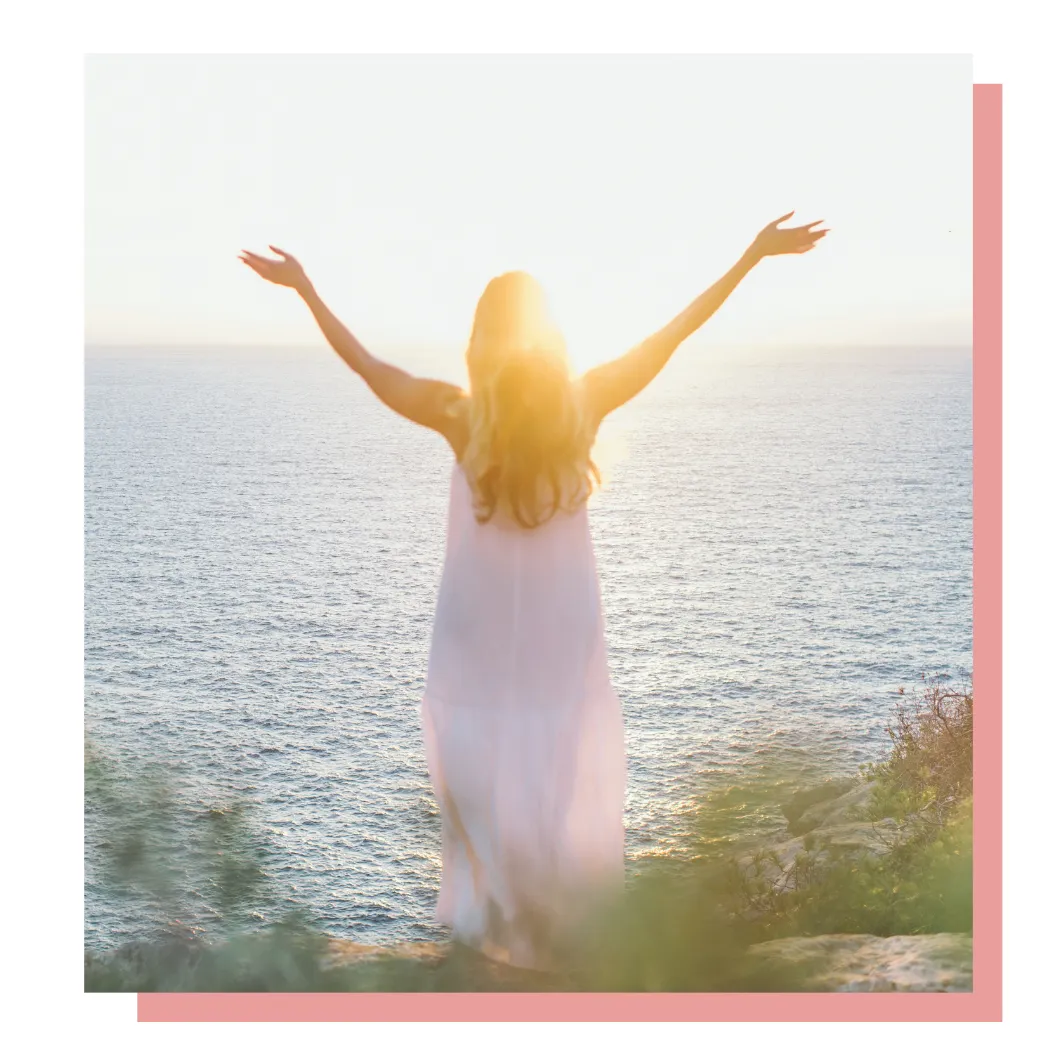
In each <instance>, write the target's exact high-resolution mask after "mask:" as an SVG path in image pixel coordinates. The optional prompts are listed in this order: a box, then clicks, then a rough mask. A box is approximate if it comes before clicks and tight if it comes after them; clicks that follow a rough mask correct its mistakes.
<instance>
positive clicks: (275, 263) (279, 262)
mask: <svg viewBox="0 0 1063 1063" xmlns="http://www.w3.org/2000/svg"><path fill="white" fill-rule="evenodd" d="M269 249H270V250H271V251H272V252H273V253H274V254H276V255H280V258H279V259H276V258H265V257H264V256H263V255H256V254H254V253H252V252H251V251H241V252H240V256H239V257H240V261H241V262H243V264H244V265H245V266H250V267H251V268H252V269H253V270H254V271H255V272H256V273H257V274H258V275H259V276H260V277H263V278H264V279H265V280H268V281H270V282H271V283H272V284H279V285H281V286H282V287H284V288H294V289H295V290H296V291H297V292H304V291H306V290H307V289H308V288H309V287H310V281H309V280H308V279H307V276H306V272H305V271H304V269H303V267H302V266H301V265H300V263H299V260H298V259H297V258H295V257H294V256H293V255H289V254H288V252H287V251H282V250H281V249H280V248H279V247H274V246H273V245H272V244H270V245H269Z"/></svg>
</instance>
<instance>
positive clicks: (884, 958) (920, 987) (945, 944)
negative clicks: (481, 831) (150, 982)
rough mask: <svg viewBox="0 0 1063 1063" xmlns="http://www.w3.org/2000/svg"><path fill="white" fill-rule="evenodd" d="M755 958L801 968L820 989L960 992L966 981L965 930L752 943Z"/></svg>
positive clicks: (969, 979)
mask: <svg viewBox="0 0 1063 1063" xmlns="http://www.w3.org/2000/svg"><path fill="white" fill-rule="evenodd" d="M750 953H751V955H753V956H755V957H756V958H757V960H758V961H759V962H762V963H766V964H770V965H772V966H773V967H778V966H783V967H792V968H794V969H800V970H802V972H803V974H804V979H805V981H804V984H805V986H806V988H807V989H808V990H810V991H812V992H821V993H878V992H904V993H964V992H970V990H971V987H972V948H971V936H970V935H969V934H915V935H902V936H897V937H885V938H880V937H872V936H871V935H870V934H824V935H821V936H819V937H807V938H799V937H798V938H780V939H778V940H777V941H767V942H764V943H763V944H761V945H754V946H753V947H752V949H751V950H750Z"/></svg>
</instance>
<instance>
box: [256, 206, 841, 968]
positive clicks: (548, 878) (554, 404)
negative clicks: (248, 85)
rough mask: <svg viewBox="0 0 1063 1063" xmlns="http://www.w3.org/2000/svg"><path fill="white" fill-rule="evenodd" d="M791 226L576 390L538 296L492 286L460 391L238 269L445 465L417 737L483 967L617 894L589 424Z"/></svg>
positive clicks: (452, 900) (291, 272)
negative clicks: (303, 316)
mask: <svg viewBox="0 0 1063 1063" xmlns="http://www.w3.org/2000/svg"><path fill="white" fill-rule="evenodd" d="M792 214H793V212H792V211H791V212H790V214H786V215H784V216H783V217H781V218H779V219H777V220H776V221H774V222H772V223H771V224H770V225H768V226H766V227H765V228H764V229H763V230H762V231H761V232H760V233H759V234H758V235H757V237H756V239H755V240H754V241H753V243H752V244H751V245H750V247H749V249H748V250H747V251H746V252H745V254H743V255H742V257H741V258H740V259H739V260H738V262H737V263H736V264H735V265H734V266H733V267H732V268H731V269H730V270H729V271H728V272H727V273H726V274H725V275H724V276H723V277H722V278H721V279H720V280H719V281H717V282H716V283H715V284H714V285H713V286H712V287H711V288H709V289H708V290H707V291H706V292H705V293H704V294H703V295H701V296H700V297H699V298H698V299H696V300H694V302H693V303H691V304H690V306H688V307H687V309H686V310H684V311H683V312H682V313H681V314H680V315H679V316H678V317H676V318H675V319H674V320H673V321H671V322H670V323H669V324H668V325H666V326H665V327H664V328H663V329H661V330H660V331H659V332H657V333H655V334H654V335H653V336H651V337H650V338H649V339H647V340H646V341H645V342H643V343H642V344H640V345H639V346H638V347H635V348H634V349H633V350H631V351H630V352H628V353H627V354H625V355H623V356H622V357H620V358H617V359H616V360H614V361H611V362H607V363H605V364H603V365H600V366H598V367H597V368H595V369H592V370H590V371H589V372H587V373H586V374H584V375H583V376H582V377H580V378H579V379H575V380H573V379H572V377H571V375H570V373H569V369H568V362H567V358H566V354H565V348H564V344H563V341H562V339H561V337H560V336H559V335H558V334H557V333H556V331H555V330H554V329H553V328H552V326H551V325H550V322H549V319H548V316H547V314H546V310H545V305H544V300H543V297H542V292H541V290H540V289H539V287H538V286H537V285H536V283H535V282H534V281H533V280H532V279H531V277H529V276H528V275H527V274H524V273H507V274H504V275H502V276H500V277H495V278H494V280H492V281H491V282H490V283H489V284H488V285H487V288H486V290H485V291H484V293H483V296H482V297H481V299H480V302H479V304H478V306H477V308H476V315H475V318H474V320H473V328H472V335H471V338H470V340H469V346H468V350H467V352H466V364H467V367H468V373H469V388H468V390H467V391H464V390H462V389H461V388H459V387H457V386H456V385H454V384H448V383H443V382H441V381H437V380H428V379H423V378H420V377H415V376H411V375H410V374H408V373H406V372H404V371H403V370H401V369H398V368H396V367H395V366H392V365H388V364H387V363H385V362H382V361H380V360H379V359H377V358H374V357H373V356H372V355H371V354H370V353H369V352H368V351H367V350H366V349H365V348H364V347H363V346H362V345H361V344H360V343H359V342H358V341H357V340H356V339H355V338H354V336H352V335H351V333H350V332H349V331H348V330H347V329H346V328H345V327H344V326H343V325H342V324H341V323H340V321H339V320H338V319H337V318H336V317H335V316H334V315H333V314H332V312H331V311H330V310H329V309H328V307H326V306H325V304H324V303H323V302H322V301H321V299H320V297H319V296H318V295H317V293H316V292H315V291H314V288H313V285H311V283H310V281H309V280H308V279H307V276H306V274H305V273H304V272H303V269H302V267H301V266H300V264H299V263H298V262H297V261H296V259H294V258H293V257H292V256H291V255H289V254H287V253H286V252H284V251H281V250H280V249H279V248H276V247H272V246H271V250H272V251H274V252H275V253H276V254H277V255H279V256H280V257H279V259H273V258H266V257H263V256H260V255H256V254H252V253H251V252H250V251H244V252H243V253H242V255H241V260H242V261H243V262H244V263H246V264H247V265H248V266H250V267H251V268H252V269H253V270H254V271H255V272H256V273H258V274H259V276H261V277H264V278H265V279H266V280H269V281H272V282H273V283H275V284H280V285H284V286H286V287H289V288H294V289H295V291H296V292H298V293H299V295H300V296H301V297H302V298H303V300H304V301H305V302H306V304H307V306H308V307H309V308H310V310H311V312H312V313H313V315H314V317H315V319H316V320H317V323H318V325H319V326H320V327H321V330H322V332H323V333H324V335H325V338H326V339H327V340H328V342H329V343H330V344H331V345H332V347H333V349H334V350H335V351H336V353H337V354H339V356H340V357H341V358H342V359H343V360H344V361H345V362H346V363H347V364H348V365H349V366H350V367H351V368H352V369H353V370H354V371H355V372H356V373H358V374H359V376H361V377H362V378H363V379H364V380H365V381H366V383H367V384H368V385H369V387H370V388H371V389H372V390H373V391H374V392H375V394H376V395H377V396H378V397H379V398H380V399H381V400H382V401H383V402H384V403H386V404H387V405H388V406H390V407H391V408H392V409H393V410H395V411H396V412H397V413H399V414H401V415H402V416H404V417H407V418H409V420H411V421H414V422H416V423H417V424H421V425H425V426H426V427H428V428H432V429H434V430H435V431H437V432H439V433H440V434H441V435H442V436H443V437H444V438H445V439H446V440H447V442H448V443H449V444H450V446H451V449H452V450H453V451H454V457H455V465H454V469H453V473H452V476H451V486H450V512H449V518H448V529H447V550H446V560H445V563H444V567H443V578H442V583H441V587H440V592H439V599H438V603H437V606H436V615H435V627H434V631H433V636H432V647H431V653H430V656H429V663H428V675H427V681H426V684H425V692H424V697H423V700H422V705H421V720H422V724H423V732H424V739H425V749H426V754H427V759H428V766H429V771H430V774H431V778H432V784H433V788H434V790H435V794H436V797H437V800H438V802H439V807H440V811H441V818H442V826H443V874H442V883H441V888H440V894H439V902H438V905H437V909H436V915H437V918H438V919H439V921H440V922H442V923H443V924H445V925H447V926H449V927H450V928H451V931H452V933H453V936H454V937H455V939H456V940H458V941H461V942H463V943H465V944H468V945H471V946H473V947H474V948H477V949H479V950H480V951H482V952H484V953H485V954H487V955H488V956H490V957H492V958H493V959H496V960H499V961H502V962H507V963H510V964H513V965H516V966H523V967H549V966H551V964H552V962H553V960H554V958H555V956H556V952H555V949H556V946H557V945H558V944H559V942H561V941H562V940H563V937H564V934H565V932H566V931H568V930H570V929H572V928H574V927H575V926H576V925H577V924H578V922H579V920H580V919H581V918H582V917H583V916H584V915H586V914H587V912H588V909H589V906H590V905H592V904H593V903H595V901H596V900H598V899H600V898H601V897H602V893H603V891H608V890H611V889H615V888H617V887H618V886H619V885H620V884H621V883H622V880H623V862H624V832H623V806H624V783H625V767H626V765H625V755H624V734H623V720H622V715H621V709H620V704H619V701H618V699H617V696H616V694H615V692H614V690H613V687H612V684H611V681H610V677H609V670H608V665H607V661H606V650H605V640H604V630H603V625H602V615H601V605H600V598H599V590H598V579H597V574H596V570H595V561H594V552H593V547H592V544H591V536H590V530H589V526H588V521H587V510H586V502H587V498H588V496H589V495H590V493H591V491H592V489H593V487H594V484H595V482H596V481H597V480H598V471H597V469H596V468H595V466H594V463H593V461H592V460H591V455H590V450H591V445H592V443H593V442H594V438H595V435H596V433H597V430H598V426H599V425H600V424H601V421H602V419H603V418H604V417H605V416H607V415H608V414H609V413H610V412H611V411H612V410H615V409H616V408H617V407H618V406H621V405H623V404H624V403H625V402H627V401H628V400H629V399H632V398H633V397H634V396H635V395H637V394H638V393H639V392H640V391H641V390H642V389H643V388H644V387H645V386H646V385H647V384H648V383H649V382H650V381H651V380H652V379H653V378H654V377H655V376H656V375H657V374H658V373H659V372H660V371H661V369H662V368H663V367H664V365H665V363H666V362H667V361H668V359H669V358H670V357H671V356H672V354H673V352H674V351H675V350H676V348H677V347H678V346H679V345H680V344H681V343H682V342H683V341H684V340H685V339H686V338H687V337H688V336H690V335H691V334H692V333H693V332H695V331H696V330H697V329H699V328H700V327H701V326H702V325H703V324H704V323H705V322H706V321H707V320H708V319H709V318H710V317H711V316H712V315H713V314H714V313H715V312H716V310H717V309H719V307H720V306H721V305H722V304H723V302H724V300H725V299H726V298H727V296H728V295H730V293H731V292H732V291H733V290H734V289H735V287H736V286H737V284H738V283H739V281H740V280H741V279H742V278H743V277H744V276H745V275H746V274H747V273H748V272H749V271H750V270H751V269H752V268H753V266H754V265H756V264H757V263H758V262H759V261H760V260H761V259H762V258H765V257H767V256H769V255H781V254H802V253H804V252H806V251H809V250H811V249H812V248H813V247H814V246H815V244H816V242H817V241H818V240H819V239H820V238H821V237H822V236H823V235H824V233H825V232H826V231H827V230H825V229H823V230H815V231H814V226H816V225H819V224H820V223H819V222H814V223H813V224H812V225H804V226H799V227H796V228H789V229H784V228H780V225H781V223H782V222H784V221H786V220H787V219H788V218H790V217H791V216H792Z"/></svg>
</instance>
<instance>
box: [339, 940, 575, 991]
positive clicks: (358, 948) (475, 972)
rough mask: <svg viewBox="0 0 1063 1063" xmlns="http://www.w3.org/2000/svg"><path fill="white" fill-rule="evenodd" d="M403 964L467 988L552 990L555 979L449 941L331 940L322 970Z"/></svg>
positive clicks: (555, 986)
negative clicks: (383, 942)
mask: <svg viewBox="0 0 1063 1063" xmlns="http://www.w3.org/2000/svg"><path fill="white" fill-rule="evenodd" d="M396 961H397V962H400V963H405V964H406V965H407V966H408V967H409V968H411V969H412V968H417V969H421V970H427V971H440V970H441V969H443V968H445V969H446V973H447V974H448V975H449V976H450V977H452V978H454V980H455V984H458V983H460V984H461V985H462V986H464V987H465V988H469V989H481V990H489V989H506V990H512V989H520V990H535V989H554V988H558V986H557V985H555V982H557V979H556V977H554V976H552V975H550V974H548V973H546V972H544V971H531V970H527V969H526V968H521V967H511V966H510V965H509V964H506V963H499V962H497V961H495V960H492V959H489V958H488V957H487V956H485V955H484V954H483V953H481V952H477V951H476V950H475V949H471V948H467V947H465V946H462V945H460V944H457V943H455V942H451V941H409V942H404V943H402V944H398V945H363V944H359V943H358V942H355V941H344V940H340V939H331V940H330V941H329V942H328V946H327V948H326V951H325V956H324V958H323V960H322V966H323V967H324V968H325V969H335V968H337V967H350V966H357V967H368V966H370V965H372V964H374V963H395V962H396Z"/></svg>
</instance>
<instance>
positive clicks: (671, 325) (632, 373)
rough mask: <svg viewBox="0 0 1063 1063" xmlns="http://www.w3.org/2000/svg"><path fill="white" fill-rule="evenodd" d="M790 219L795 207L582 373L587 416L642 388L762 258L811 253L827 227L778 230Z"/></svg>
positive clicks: (605, 411)
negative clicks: (632, 339)
mask: <svg viewBox="0 0 1063 1063" xmlns="http://www.w3.org/2000/svg"><path fill="white" fill-rule="evenodd" d="M791 217H793V211H790V213H789V214H784V215H783V216H782V217H781V218H776V220H775V221H773V222H771V224H769V225H767V226H765V227H764V228H763V229H762V230H761V231H760V232H759V233H758V234H757V237H756V239H755V240H754V241H753V243H751V244H750V245H749V247H748V248H747V250H746V252H745V253H744V254H743V255H742V257H741V258H740V259H739V260H738V261H737V262H736V263H735V264H734V265H733V266H732V267H731V268H730V269H729V270H728V271H727V272H726V273H725V274H724V275H723V276H722V277H721V278H720V279H719V280H718V281H717V282H716V283H715V284H714V285H713V286H712V287H711V288H709V289H708V290H707V291H705V292H703V293H702V294H701V295H699V296H698V298H697V299H695V300H694V301H693V302H692V303H691V304H690V305H689V306H688V307H687V308H686V309H685V310H684V311H683V312H682V313H680V314H678V315H677V316H676V317H675V318H673V319H672V320H671V321H670V322H668V324H667V325H665V326H664V328H663V329H661V330H660V331H659V332H655V333H654V334H653V335H652V336H650V337H649V338H648V339H646V340H643V342H642V343H640V344H639V345H638V346H637V347H635V348H633V349H632V350H630V351H628V352H627V354H624V355H621V357H619V358H616V359H614V360H613V361H611V362H604V363H603V364H602V365H599V366H596V367H595V368H594V369H591V370H589V371H588V372H587V373H585V374H584V376H583V380H582V383H583V387H584V393H585V395H586V397H587V402H588V405H589V407H590V412H591V416H592V417H593V418H595V420H596V421H600V420H601V419H602V418H603V417H605V416H606V415H607V414H609V413H610V412H611V411H613V410H615V409H616V408H617V407H618V406H622V405H623V404H624V403H625V402H628V401H629V400H630V399H633V398H634V397H635V396H636V395H637V394H638V393H639V392H640V391H642V389H643V388H644V387H646V385H647V384H648V383H649V382H650V381H651V380H653V378H654V377H655V376H656V375H657V374H658V373H659V372H660V371H661V370H662V369H663V368H664V367H665V365H666V364H667V362H668V359H669V358H671V357H672V355H673V354H674V353H675V350H676V348H677V347H678V346H679V345H680V344H681V343H682V342H683V341H684V340H685V339H687V337H689V336H691V335H693V333H695V332H697V330H698V329H699V328H701V326H702V325H704V324H705V322H706V321H708V320H709V318H710V317H712V315H713V314H715V313H716V311H717V310H719V309H720V307H721V306H723V304H724V301H725V300H726V299H727V297H728V296H729V295H730V294H731V292H733V291H734V290H735V288H737V287H738V284H739V282H740V281H741V280H742V278H743V277H744V276H745V275H746V274H747V273H748V272H749V271H750V270H751V269H752V268H753V267H754V266H755V265H756V264H757V263H758V262H759V261H760V260H761V259H762V258H766V257H768V256H769V255H787V254H796V255H800V254H804V253H805V252H806V251H811V250H812V248H813V247H815V245H816V241H817V240H819V239H820V237H822V236H823V234H824V233H826V232H827V231H828V230H826V229H820V230H818V231H816V232H813V231H812V230H813V228H814V226H816V225H820V224H821V222H818V221H817V222H813V223H812V224H811V225H801V226H798V227H796V228H792V229H780V228H779V225H780V224H781V223H782V222H784V221H786V220H787V219H788V218H791Z"/></svg>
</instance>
